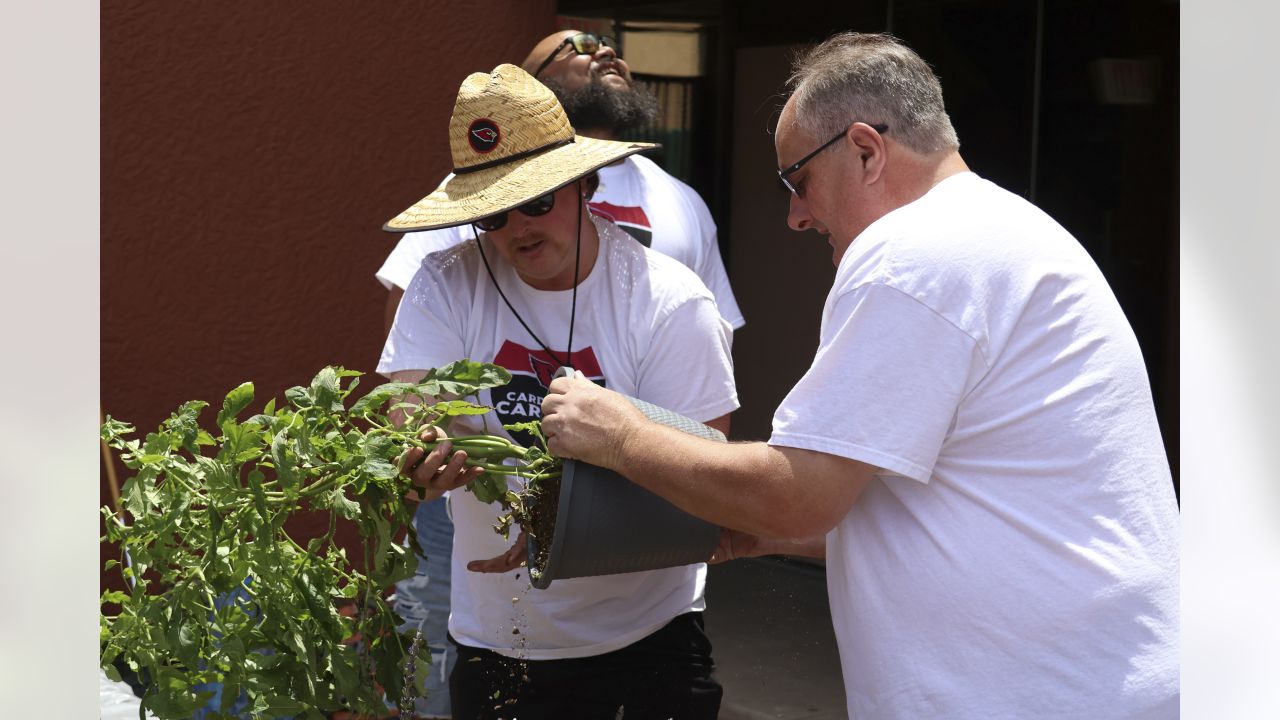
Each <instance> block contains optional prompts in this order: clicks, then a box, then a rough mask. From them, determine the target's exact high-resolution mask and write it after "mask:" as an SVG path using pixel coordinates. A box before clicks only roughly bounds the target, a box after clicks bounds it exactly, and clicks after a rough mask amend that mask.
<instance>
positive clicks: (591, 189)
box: [579, 173, 600, 200]
mask: <svg viewBox="0 0 1280 720" xmlns="http://www.w3.org/2000/svg"><path fill="white" fill-rule="evenodd" d="M579 187H580V188H582V197H583V199H585V200H590V199H591V198H592V197H594V196H595V194H596V189H597V188H599V187H600V175H599V174H597V173H591V174H590V175H588V176H586V177H584V178H582V183H581V184H580V185H579Z"/></svg>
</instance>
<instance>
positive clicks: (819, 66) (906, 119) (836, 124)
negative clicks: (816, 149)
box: [787, 32, 960, 154]
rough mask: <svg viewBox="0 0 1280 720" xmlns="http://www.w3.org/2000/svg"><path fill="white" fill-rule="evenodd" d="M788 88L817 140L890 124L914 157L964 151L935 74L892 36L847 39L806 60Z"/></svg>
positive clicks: (798, 62)
mask: <svg viewBox="0 0 1280 720" xmlns="http://www.w3.org/2000/svg"><path fill="white" fill-rule="evenodd" d="M787 85H788V86H790V87H791V88H792V89H793V90H792V95H791V103H792V105H793V106H794V109H793V112H794V113H795V121H796V124H797V126H799V127H800V128H801V129H802V130H803V131H805V132H807V133H810V134H812V135H814V137H817V138H824V139H825V138H826V136H827V135H834V134H835V133H837V132H839V130H840V128H842V127H848V125H849V124H851V123H853V122H858V121H861V122H865V123H868V124H875V123H885V124H887V125H888V126H889V131H888V132H889V135H890V136H891V137H893V138H895V139H896V140H897V141H898V142H900V143H902V144H903V145H905V146H907V147H908V148H910V149H911V150H914V151H915V152H918V153H922V154H931V153H934V152H937V151H939V150H945V149H950V150H955V149H957V148H959V147H960V139H959V138H958V137H956V131H955V128H953V127H951V118H950V117H948V116H947V111H946V108H945V107H944V106H943V102H942V84H941V83H940V82H938V78H937V76H935V75H934V74H933V70H931V69H930V68H929V65H928V64H927V63H925V61H924V60H923V59H921V57H920V56H919V55H917V54H916V53H915V52H914V51H913V50H911V49H910V48H908V47H907V46H906V45H904V44H903V43H902V41H900V40H898V39H897V38H895V37H893V36H892V35H888V34H869V33H855V32H845V33H840V34H838V35H833V36H832V37H830V38H828V39H827V40H826V41H824V42H823V43H822V44H821V45H818V46H817V47H814V48H812V49H810V50H807V51H804V52H802V53H800V54H799V55H798V56H797V57H796V59H795V61H794V63H793V64H792V73H791V77H790V79H789V80H788V81H787Z"/></svg>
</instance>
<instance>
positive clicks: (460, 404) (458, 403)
mask: <svg viewBox="0 0 1280 720" xmlns="http://www.w3.org/2000/svg"><path fill="white" fill-rule="evenodd" d="M432 409H433V410H435V411H436V412H438V413H440V414H442V415H445V416H448V417H453V416H455V415H484V414H485V413H487V412H489V411H490V410H492V409H493V408H491V407H489V406H487V405H476V404H474V403H469V402H467V401H466V400H449V401H446V402H442V403H436V404H435V405H434V406H433V407H432Z"/></svg>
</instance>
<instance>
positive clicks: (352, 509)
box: [329, 487, 360, 520]
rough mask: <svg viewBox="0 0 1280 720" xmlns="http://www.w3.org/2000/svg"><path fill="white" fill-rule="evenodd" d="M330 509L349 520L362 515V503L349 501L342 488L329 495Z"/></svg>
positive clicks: (335, 489)
mask: <svg viewBox="0 0 1280 720" xmlns="http://www.w3.org/2000/svg"><path fill="white" fill-rule="evenodd" d="M329 507H331V508H333V510H334V512H336V513H338V514H339V515H341V516H342V517H344V518H346V519H348V520H351V519H353V518H356V517H358V516H359V515H360V503H358V502H356V501H355V500H351V499H349V498H348V497H347V496H346V493H344V492H342V488H340V487H338V488H334V489H333V492H331V493H329Z"/></svg>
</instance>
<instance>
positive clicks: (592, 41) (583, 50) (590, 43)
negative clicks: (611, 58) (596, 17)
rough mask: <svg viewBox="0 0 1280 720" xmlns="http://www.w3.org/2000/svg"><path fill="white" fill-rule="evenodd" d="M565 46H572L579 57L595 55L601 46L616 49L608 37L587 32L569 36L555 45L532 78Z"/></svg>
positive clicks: (545, 67) (611, 39) (615, 45)
mask: <svg viewBox="0 0 1280 720" xmlns="http://www.w3.org/2000/svg"><path fill="white" fill-rule="evenodd" d="M565 45H572V46H573V51H574V52H576V53H577V54H579V55H595V54H596V53H597V52H600V48H601V47H602V46H603V47H611V48H613V49H614V50H615V51H616V50H617V49H618V46H617V44H616V43H614V41H613V38H611V37H609V36H608V35H596V34H595V33H588V32H584V33H578V34H577V35H570V36H569V37H567V38H565V39H564V41H563V42H561V43H560V44H559V45H557V46H556V49H555V50H552V51H551V54H550V55H548V56H547V59H546V60H543V61H542V64H541V65H539V66H538V69H537V70H535V71H534V72H533V76H534V77H538V75H540V74H541V73H542V71H543V70H546V69H547V66H548V65H550V64H551V62H552V61H553V60H555V59H556V56H557V55H559V54H560V51H561V50H563V49H564V46H565Z"/></svg>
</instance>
